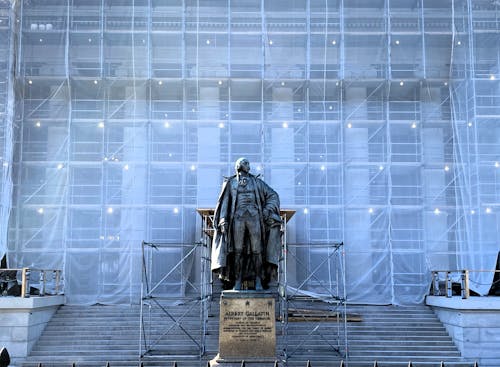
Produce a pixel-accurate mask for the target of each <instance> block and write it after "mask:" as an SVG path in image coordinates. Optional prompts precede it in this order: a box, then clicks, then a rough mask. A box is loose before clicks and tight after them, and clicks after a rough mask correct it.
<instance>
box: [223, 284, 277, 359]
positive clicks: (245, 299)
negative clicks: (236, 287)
mask: <svg viewBox="0 0 500 367" xmlns="http://www.w3.org/2000/svg"><path fill="white" fill-rule="evenodd" d="M275 359H276V315H275V300H274V295H273V294H272V293H267V292H255V291H246V292H241V291H240V292H235V291H225V292H222V294H221V299H220V321H219V356H218V358H216V359H215V360H214V363H223V364H224V365H225V366H227V367H229V365H227V364H226V363H232V362H236V361H239V363H240V364H239V365H240V366H241V361H242V360H245V362H246V361H248V363H251V361H252V360H254V361H257V360H259V361H264V360H265V361H270V362H272V363H274V361H275Z"/></svg>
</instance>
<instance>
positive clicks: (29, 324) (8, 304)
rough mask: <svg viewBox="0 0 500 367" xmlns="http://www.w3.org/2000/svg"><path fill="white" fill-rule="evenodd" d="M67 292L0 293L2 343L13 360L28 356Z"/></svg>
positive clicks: (0, 335)
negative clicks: (33, 294) (16, 294)
mask: <svg viewBox="0 0 500 367" xmlns="http://www.w3.org/2000/svg"><path fill="white" fill-rule="evenodd" d="M64 302H65V298H64V296H46V297H30V298H21V297H0V325H1V327H0V346H2V347H6V348H7V351H8V352H9V354H10V358H11V360H12V362H13V363H16V361H19V360H21V359H23V358H25V357H27V356H28V354H29V353H30V352H31V349H32V348H33V346H34V345H35V343H36V341H37V340H38V338H39V337H40V335H41V334H42V331H43V330H44V329H45V326H46V325H47V323H48V322H49V321H50V319H51V318H52V316H53V315H54V313H55V312H56V311H57V309H58V308H59V306H60V305H62V304H64Z"/></svg>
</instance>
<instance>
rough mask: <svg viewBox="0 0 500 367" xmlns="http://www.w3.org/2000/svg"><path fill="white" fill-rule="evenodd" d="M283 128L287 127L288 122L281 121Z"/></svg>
mask: <svg viewBox="0 0 500 367" xmlns="http://www.w3.org/2000/svg"><path fill="white" fill-rule="evenodd" d="M283 128H285V129H287V128H288V122H286V121H285V122H283Z"/></svg>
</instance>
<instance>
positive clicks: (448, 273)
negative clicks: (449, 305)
mask: <svg viewBox="0 0 500 367" xmlns="http://www.w3.org/2000/svg"><path fill="white" fill-rule="evenodd" d="M470 273H495V274H496V273H500V270H433V271H432V287H431V295H433V296H446V297H451V296H452V295H453V289H452V286H453V278H458V276H459V277H460V294H461V296H462V298H463V299H467V298H469V297H470V288H469V285H470ZM440 274H444V291H445V294H442V293H441V289H440V286H439V285H440V278H439V275H440Z"/></svg>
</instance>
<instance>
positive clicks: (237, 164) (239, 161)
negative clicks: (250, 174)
mask: <svg viewBox="0 0 500 367" xmlns="http://www.w3.org/2000/svg"><path fill="white" fill-rule="evenodd" d="M244 160H246V161H248V159H246V158H245V157H241V158H238V159H237V160H236V162H234V169H235V170H236V172H238V171H239V170H240V167H241V162H243V161H244Z"/></svg>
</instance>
